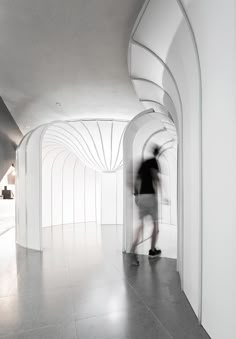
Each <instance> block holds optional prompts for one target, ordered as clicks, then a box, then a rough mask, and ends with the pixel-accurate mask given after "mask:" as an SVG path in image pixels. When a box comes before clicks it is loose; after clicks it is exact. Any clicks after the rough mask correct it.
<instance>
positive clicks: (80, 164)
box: [16, 119, 127, 250]
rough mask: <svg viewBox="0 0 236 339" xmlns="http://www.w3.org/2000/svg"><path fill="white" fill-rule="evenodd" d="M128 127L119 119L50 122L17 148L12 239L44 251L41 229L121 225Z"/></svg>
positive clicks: (30, 134)
mask: <svg viewBox="0 0 236 339" xmlns="http://www.w3.org/2000/svg"><path fill="white" fill-rule="evenodd" d="M126 125H127V122H126V121H123V120H122V121H119V120H104V119H103V120H101V119H100V120H99V119H98V120H95V121H92V120H85V121H65V122H62V121H61V122H53V123H50V124H48V125H42V126H40V127H38V128H36V129H35V130H33V131H32V132H31V133H29V134H28V135H26V136H25V137H24V138H23V139H22V142H21V144H20V146H19V147H18V150H17V178H16V184H17V206H16V212H17V213H16V226H17V233H16V240H17V243H18V244H20V245H22V246H24V247H27V248H31V249H36V250H41V249H42V226H55V225H60V224H71V223H79V222H96V223H105V224H117V223H122V215H123V210H122V206H123V203H122V195H123V175H122V165H123V154H122V151H123V149H122V141H123V135H124V131H125V127H126Z"/></svg>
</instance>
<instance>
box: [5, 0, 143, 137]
mask: <svg viewBox="0 0 236 339" xmlns="http://www.w3.org/2000/svg"><path fill="white" fill-rule="evenodd" d="M143 3H144V0H67V1H65V0H42V1H39V0H20V1H19V0H2V1H1V2H0V32H1V34H0V49H1V53H0V95H1V96H2V98H3V100H4V102H5V103H6V105H7V107H8V109H9V110H10V112H11V114H12V115H13V117H14V119H15V120H16V122H17V124H18V125H19V127H20V129H21V130H22V132H23V133H26V132H27V131H28V130H30V129H32V128H34V127H36V126H37V125H39V124H42V123H46V122H49V121H51V120H57V119H71V118H72V119H76V118H77V119H78V118H82V117H83V118H84V117H87V118H88V117H89V118H93V117H100V118H111V117H114V118H126V119H129V118H131V117H133V116H134V115H135V114H137V113H139V112H140V111H141V110H142V105H141V104H140V102H139V101H138V98H137V96H136V94H135V92H134V89H133V87H132V84H131V82H130V80H129V75H128V69H127V51H128V41H129V35H130V33H131V30H132V27H133V25H134V22H135V19H136V17H137V15H138V13H139V11H140V9H141V6H142V4H143Z"/></svg>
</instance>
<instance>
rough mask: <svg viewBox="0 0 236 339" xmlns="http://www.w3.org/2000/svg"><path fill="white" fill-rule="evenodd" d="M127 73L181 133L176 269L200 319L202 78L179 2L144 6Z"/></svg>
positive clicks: (133, 36) (168, 0) (146, 99)
mask: <svg viewBox="0 0 236 339" xmlns="http://www.w3.org/2000/svg"><path fill="white" fill-rule="evenodd" d="M129 69H130V77H131V79H132V81H133V84H134V87H135V89H136V92H137V94H138V96H139V98H140V100H141V101H142V102H143V103H144V105H146V104H147V103H148V105H149V107H150V105H151V102H153V103H154V104H155V105H156V104H159V105H163V106H164V107H165V109H166V110H167V111H168V112H169V113H170V114H171V116H172V117H173V120H174V122H175V125H176V128H177V133H178V137H179V161H178V163H179V168H178V169H179V179H178V181H179V202H180V201H181V206H182V209H179V225H180V228H181V227H182V230H180V232H179V234H181V238H179V255H178V257H179V258H182V259H181V260H179V261H178V267H179V271H180V275H181V281H182V286H183V289H184V291H185V293H186V295H187V297H188V299H189V300H190V303H191V305H192V306H193V308H194V310H195V312H196V313H197V314H198V313H199V312H200V308H201V305H200V296H201V275H200V272H201V247H200V245H201V241H200V236H201V195H200V193H201V110H200V109H201V107H200V102H199V98H200V92H199V81H200V77H199V69H198V59H197V55H196V50H195V44H194V40H193V36H192V32H191V30H190V27H189V24H188V21H187V20H186V19H185V16H184V12H183V11H182V8H181V6H180V5H179V2H178V1H175V0H158V1H155V0H150V1H147V2H146V4H145V5H144V8H143V11H142V12H141V14H140V16H139V18H138V19H137V22H136V25H135V27H134V29H133V32H132V34H131V39H130V51H129ZM153 108H154V106H153ZM182 202H183V204H182ZM181 241H182V243H181Z"/></svg>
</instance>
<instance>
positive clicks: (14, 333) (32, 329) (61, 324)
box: [0, 319, 76, 338]
mask: <svg viewBox="0 0 236 339" xmlns="http://www.w3.org/2000/svg"><path fill="white" fill-rule="evenodd" d="M71 323H74V325H75V328H76V319H73V320H72V321H67V322H62V323H61V322H60V323H59V322H58V323H51V324H47V325H44V326H36V327H32V328H28V329H25V330H19V331H14V332H9V333H8V334H3V335H2V336H0V338H6V337H8V336H10V335H18V334H24V333H29V332H32V331H37V330H42V329H46V328H56V327H62V326H64V325H66V324H71Z"/></svg>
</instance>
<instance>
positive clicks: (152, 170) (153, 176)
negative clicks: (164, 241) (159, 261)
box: [131, 145, 161, 265]
mask: <svg viewBox="0 0 236 339" xmlns="http://www.w3.org/2000/svg"><path fill="white" fill-rule="evenodd" d="M159 150H160V148H159V146H157V145H155V146H154V147H153V150H152V153H153V157H152V158H150V159H148V160H145V161H143V162H142V163H141V165H140V167H139V169H138V172H137V175H136V178H135V184H134V195H135V201H136V204H137V206H138V208H139V219H140V226H139V227H138V229H137V233H136V237H135V240H134V242H133V245H132V247H131V252H132V253H133V254H134V258H133V259H134V260H133V264H134V265H139V261H138V259H137V255H136V248H137V245H138V243H139V239H140V236H141V234H142V231H143V227H144V217H146V216H148V215H150V216H151V218H152V221H153V231H152V237H151V249H150V251H149V258H155V257H157V256H159V255H160V254H161V250H157V249H156V247H155V246H156V242H157V239H158V233H159V227H158V210H157V208H158V204H157V186H158V183H159V173H160V168H159V165H158V162H157V159H156V157H157V155H158V153H159Z"/></svg>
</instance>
